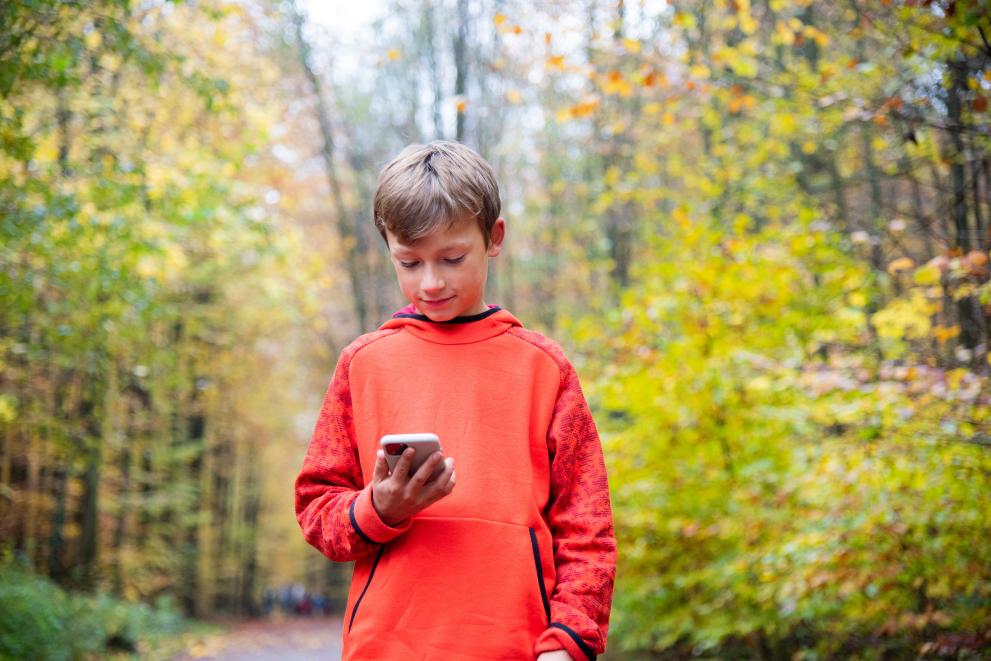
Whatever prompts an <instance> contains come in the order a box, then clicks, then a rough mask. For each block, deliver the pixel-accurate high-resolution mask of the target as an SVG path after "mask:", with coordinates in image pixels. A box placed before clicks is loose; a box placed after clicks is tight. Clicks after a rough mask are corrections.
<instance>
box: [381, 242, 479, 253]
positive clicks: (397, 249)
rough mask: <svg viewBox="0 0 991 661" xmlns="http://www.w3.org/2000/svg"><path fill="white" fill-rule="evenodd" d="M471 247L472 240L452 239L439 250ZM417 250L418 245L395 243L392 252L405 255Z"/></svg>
mask: <svg viewBox="0 0 991 661" xmlns="http://www.w3.org/2000/svg"><path fill="white" fill-rule="evenodd" d="M470 247H471V242H469V241H451V242H450V243H447V244H445V245H443V246H441V247H440V248H439V249H438V252H444V251H445V250H467V249H468V248H470ZM414 251H416V246H415V245H413V246H404V245H402V244H400V243H397V244H394V245H393V247H392V253H393V254H394V255H404V254H409V253H410V252H414Z"/></svg>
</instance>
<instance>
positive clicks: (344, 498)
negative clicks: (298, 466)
mask: <svg viewBox="0 0 991 661" xmlns="http://www.w3.org/2000/svg"><path fill="white" fill-rule="evenodd" d="M408 432H433V433H435V434H437V435H438V436H439V437H440V440H441V447H442V448H443V450H444V453H445V454H446V455H448V456H452V457H454V460H455V467H456V469H457V474H458V482H457V485H456V486H455V488H454V491H453V492H452V493H451V494H450V495H449V496H447V497H445V498H442V499H441V500H439V501H437V502H436V503H434V504H433V505H431V506H429V507H427V508H426V509H424V510H422V511H421V512H419V513H418V514H416V515H415V516H413V517H412V518H411V519H410V520H408V521H407V522H406V523H404V524H402V525H401V526H400V527H391V526H389V525H386V524H385V523H384V522H383V521H382V519H381V518H379V516H378V514H377V512H376V511H375V508H374V506H373V505H372V499H371V476H372V470H373V466H374V464H375V455H376V451H377V449H378V448H379V439H380V438H381V437H382V436H383V435H384V434H395V433H408ZM296 515H297V519H298V521H299V524H300V526H301V528H302V530H303V533H304V536H305V537H306V540H307V541H308V542H309V543H310V544H312V545H313V546H315V547H316V548H317V549H319V550H320V551H321V552H322V553H323V554H324V555H326V556H327V557H328V558H330V559H332V560H337V561H351V560H353V561H354V562H355V565H354V574H353V576H352V580H351V589H350V592H349V594H348V601H347V610H346V612H345V617H344V639H343V650H344V655H343V658H344V659H354V660H358V659H361V660H366V659H367V660H374V661H382V660H387V661H391V660H393V659H397V660H398V659H402V660H405V659H441V658H442V659H452V660H468V659H472V660H476V661H480V660H483V659H484V660H486V661H487V660H489V659H534V658H536V656H537V655H538V654H540V653H541V652H545V651H549V650H555V649H565V650H567V651H568V653H569V654H570V655H571V657H572V658H574V659H576V660H581V659H594V658H595V655H596V654H599V653H601V652H603V651H604V650H605V645H606V632H607V629H608V623H609V609H610V606H611V603H612V590H613V580H614V578H615V571H616V542H615V538H614V536H613V526H612V513H611V508H610V503H609V488H608V483H607V480H606V472H605V467H604V464H603V459H602V448H601V445H600V442H599V438H598V434H597V433H596V429H595V423H594V422H593V420H592V416H591V414H590V413H589V410H588V406H587V404H586V402H585V398H584V396H583V395H582V391H581V387H580V386H579V383H578V377H577V375H576V374H575V370H574V368H573V367H572V366H571V364H570V363H569V362H568V360H567V359H566V358H565V356H564V354H563V353H562V352H561V349H560V347H559V346H558V345H557V344H556V343H554V342H552V341H551V340H549V339H547V338H546V337H544V336H542V335H540V334H539V333H535V332H533V331H528V330H525V329H524V328H523V327H522V325H521V324H520V322H519V321H517V319H516V318H515V317H513V315H511V314H510V313H509V312H507V311H505V310H501V309H500V308H498V307H495V306H490V309H489V310H488V311H487V312H483V313H481V314H478V315H474V316H471V317H460V318H458V319H455V320H452V321H451V322H443V323H437V322H432V321H430V320H429V319H428V318H427V317H425V316H422V315H419V314H415V313H414V312H413V311H412V308H411V307H409V306H408V307H407V308H406V309H404V310H402V311H400V312H398V313H396V315H394V317H393V318H392V319H391V320H389V321H387V322H386V323H385V324H383V325H382V326H381V327H380V328H379V330H377V331H375V332H372V333H368V334H366V335H362V336H361V337H359V338H358V339H357V340H355V341H354V342H352V343H351V344H350V345H349V346H348V347H347V348H346V349H345V350H344V351H343V352H342V354H341V357H340V360H339V361H338V364H337V369H336V370H335V373H334V377H333V380H332V381H331V383H330V387H329V388H328V390H327V394H326V397H325V399H324V403H323V407H322V409H321V411H320V415H319V418H318V420H317V424H316V429H315V430H314V433H313V438H312V441H311V442H310V446H309V450H308V451H307V454H306V459H305V461H304V463H303V468H302V471H301V472H300V474H299V476H298V477H297V478H296Z"/></svg>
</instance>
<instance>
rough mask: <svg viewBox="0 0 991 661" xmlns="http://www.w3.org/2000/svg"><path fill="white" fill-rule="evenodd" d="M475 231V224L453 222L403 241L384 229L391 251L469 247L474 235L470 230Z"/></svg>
mask: <svg viewBox="0 0 991 661" xmlns="http://www.w3.org/2000/svg"><path fill="white" fill-rule="evenodd" d="M473 229H474V230H476V231H477V229H478V228H477V226H474V225H462V224H455V225H452V226H439V227H437V229H435V230H433V231H432V232H430V233H429V234H426V235H424V236H421V237H420V238H418V239H415V240H414V241H410V242H409V243H404V242H403V241H402V240H401V239H400V238H399V237H398V236H396V235H395V234H394V233H392V232H391V231H389V230H386V232H387V233H388V237H389V246H390V248H391V249H392V250H393V252H397V251H402V250H418V249H424V248H433V249H437V250H444V249H447V248H470V247H471V246H472V245H473V244H474V239H475V237H474V236H473V234H472V230H473Z"/></svg>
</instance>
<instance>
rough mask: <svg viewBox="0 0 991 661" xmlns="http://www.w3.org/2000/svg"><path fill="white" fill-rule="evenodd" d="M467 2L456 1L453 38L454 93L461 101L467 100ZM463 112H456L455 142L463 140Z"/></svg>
mask: <svg viewBox="0 0 991 661" xmlns="http://www.w3.org/2000/svg"><path fill="white" fill-rule="evenodd" d="M468 21H469V16H468V0H458V33H457V36H455V38H454V70H455V78H454V93H455V94H456V95H457V96H458V98H459V99H461V100H462V101H467V100H468V57H467V53H466V51H467V41H468ZM465 112H467V110H466V111H464V112H462V111H458V112H457V117H458V123H457V132H456V136H457V141H458V142H464V140H465Z"/></svg>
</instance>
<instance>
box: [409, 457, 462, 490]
mask: <svg viewBox="0 0 991 661" xmlns="http://www.w3.org/2000/svg"><path fill="white" fill-rule="evenodd" d="M443 458H444V453H443V452H441V451H440V450H437V451H436V452H434V453H433V454H432V455H430V456H429V457H427V460H426V461H424V462H423V465H421V466H420V468H419V469H418V470H417V471H416V474H415V475H413V477H411V478H410V482H413V483H414V484H416V485H417V486H420V487H422V486H423V485H424V484H426V483H427V481H428V480H430V476H431V475H433V473H434V469H435V468H437V464H439V463H440V462H441V460H442V459H443ZM451 461H454V460H453V459H451Z"/></svg>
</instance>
